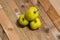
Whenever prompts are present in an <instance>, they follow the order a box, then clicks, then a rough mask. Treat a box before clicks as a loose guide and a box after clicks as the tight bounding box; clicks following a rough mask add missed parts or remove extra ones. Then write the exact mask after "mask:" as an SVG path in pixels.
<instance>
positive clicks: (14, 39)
mask: <svg viewBox="0 0 60 40" xmlns="http://www.w3.org/2000/svg"><path fill="white" fill-rule="evenodd" d="M0 18H1V19H0V23H1V24H2V27H3V29H4V31H5V32H6V34H7V36H8V38H9V40H20V37H19V34H18V32H17V30H16V29H15V28H14V27H13V25H12V24H11V22H10V20H9V18H8V17H7V15H6V14H5V12H4V11H3V9H0Z"/></svg>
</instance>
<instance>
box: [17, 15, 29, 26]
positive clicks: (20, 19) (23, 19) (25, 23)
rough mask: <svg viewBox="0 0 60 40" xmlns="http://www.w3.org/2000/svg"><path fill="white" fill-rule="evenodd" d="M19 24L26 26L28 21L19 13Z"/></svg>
mask: <svg viewBox="0 0 60 40" xmlns="http://www.w3.org/2000/svg"><path fill="white" fill-rule="evenodd" d="M18 22H19V24H21V25H23V26H26V25H28V23H29V22H28V21H27V20H26V19H25V18H24V15H20V17H19V19H18Z"/></svg>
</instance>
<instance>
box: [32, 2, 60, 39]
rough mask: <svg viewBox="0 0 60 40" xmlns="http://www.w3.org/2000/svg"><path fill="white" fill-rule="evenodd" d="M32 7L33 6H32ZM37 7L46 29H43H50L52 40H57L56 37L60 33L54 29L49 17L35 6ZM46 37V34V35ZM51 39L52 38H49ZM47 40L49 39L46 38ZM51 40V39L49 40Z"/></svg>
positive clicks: (40, 8)
mask: <svg viewBox="0 0 60 40" xmlns="http://www.w3.org/2000/svg"><path fill="white" fill-rule="evenodd" d="M38 4H39V3H38ZM33 5H34V4H33ZM34 6H35V7H38V9H39V11H40V16H41V17H42V19H43V20H44V22H45V25H46V27H45V26H44V28H49V29H50V34H51V35H53V38H54V40H58V38H57V36H58V35H60V32H59V31H58V30H57V29H56V28H55V25H54V24H53V23H52V21H51V20H50V19H49V16H48V15H47V14H46V13H45V12H44V10H43V8H42V7H41V6H36V5H34ZM47 35H48V34H47ZM51 37H52V36H51ZM48 39H49V38H48ZM51 40H52V39H51Z"/></svg>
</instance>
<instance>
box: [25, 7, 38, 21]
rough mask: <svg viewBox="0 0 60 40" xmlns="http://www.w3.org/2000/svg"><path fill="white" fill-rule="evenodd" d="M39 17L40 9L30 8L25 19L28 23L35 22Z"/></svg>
mask: <svg viewBox="0 0 60 40" xmlns="http://www.w3.org/2000/svg"><path fill="white" fill-rule="evenodd" d="M37 17H38V9H37V8H36V7H30V8H29V9H27V11H26V13H25V18H26V19H27V20H28V21H31V20H34V19H35V18H37Z"/></svg>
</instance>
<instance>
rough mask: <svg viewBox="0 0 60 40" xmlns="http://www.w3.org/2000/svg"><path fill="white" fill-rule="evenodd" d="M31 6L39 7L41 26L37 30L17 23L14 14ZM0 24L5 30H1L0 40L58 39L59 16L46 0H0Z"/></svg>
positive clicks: (59, 38)
mask: <svg viewBox="0 0 60 40" xmlns="http://www.w3.org/2000/svg"><path fill="white" fill-rule="evenodd" d="M45 4H46V5H45ZM31 6H35V7H37V8H38V9H39V18H40V19H41V22H42V26H41V28H39V29H37V30H31V29H29V28H28V27H24V28H22V27H21V26H19V25H18V24H17V19H18V17H17V15H16V14H20V15H21V14H24V13H25V11H26V10H27V9H28V8H29V7H31ZM44 6H46V7H44ZM0 24H1V25H2V27H1V28H2V29H1V30H4V32H5V33H3V31H1V33H0V39H1V40H60V16H59V14H58V13H57V12H56V10H55V9H54V7H53V6H52V5H51V4H50V2H49V1H47V0H46V1H44V0H0ZM2 33H3V34H2ZM5 38H6V39H5Z"/></svg>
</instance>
